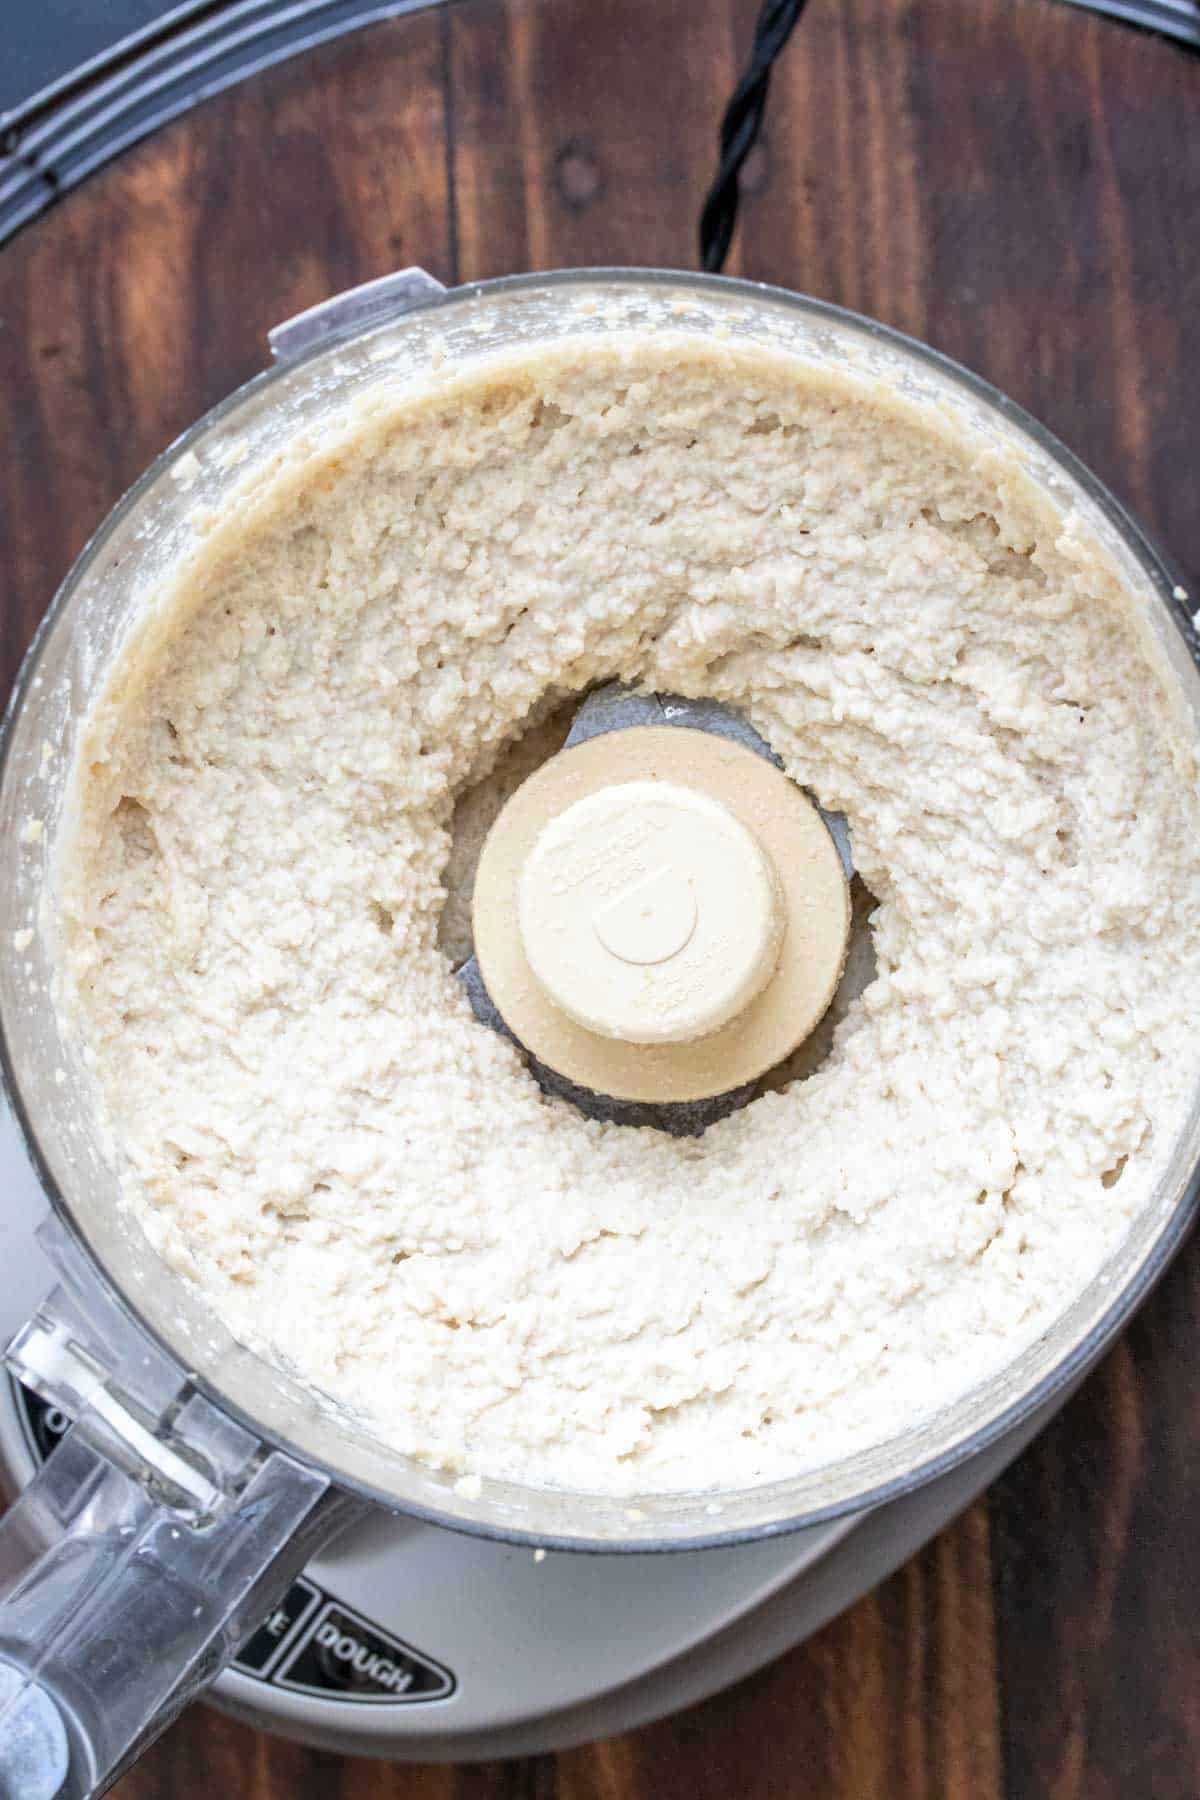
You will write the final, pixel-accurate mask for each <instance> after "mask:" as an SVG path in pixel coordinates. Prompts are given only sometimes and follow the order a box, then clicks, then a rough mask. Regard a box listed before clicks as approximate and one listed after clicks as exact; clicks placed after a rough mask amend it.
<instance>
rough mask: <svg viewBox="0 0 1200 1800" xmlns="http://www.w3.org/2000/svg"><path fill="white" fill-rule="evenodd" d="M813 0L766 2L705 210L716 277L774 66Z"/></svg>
mask: <svg viewBox="0 0 1200 1800" xmlns="http://www.w3.org/2000/svg"><path fill="white" fill-rule="evenodd" d="M806 4H807V0H763V4H762V9H761V11H760V12H759V15H758V22H757V23H756V25H755V27H754V47H753V49H752V50H751V52H750V60H749V62H748V63H747V64H746V67H745V69H744V70H743V72H742V78H741V80H740V81H739V82H738V84H737V86H736V88H735V89H734V90H733V98H732V99H731V100H730V102H729V105H728V106H727V107H726V108H725V116H724V117H723V118H722V120H721V158H720V161H719V163H718V164H717V173H716V175H715V177H714V178H713V184H712V186H711V187H710V188H709V190H708V198H707V199H706V200H705V202H704V210H703V212H702V213H701V214H700V267H701V268H702V269H704V270H705V271H706V272H707V273H708V274H710V275H716V274H719V273H720V271H721V270H722V268H724V266H725V258H726V257H727V256H728V254H729V246H730V243H731V242H732V239H733V228H734V225H735V224H736V222H737V210H738V176H739V175H740V174H741V169H742V164H743V163H744V162H745V160H746V158H747V157H748V156H749V154H750V152H751V150H752V149H753V148H754V145H755V144H756V143H757V141H758V134H759V132H760V131H761V130H762V122H763V114H764V113H765V112H766V110H767V90H768V89H769V87H770V85H771V68H772V65H773V64H774V61H775V58H776V57H777V56H778V55H779V53H780V51H781V50H782V49H783V47H784V45H785V44H786V43H787V41H788V39H789V38H790V37H791V35H792V32H793V31H794V29H795V27H796V23H797V21H798V20H799V18H800V14H801V13H802V12H803V11H804V8H805V6H806Z"/></svg>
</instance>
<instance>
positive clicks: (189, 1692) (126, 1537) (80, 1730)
mask: <svg viewBox="0 0 1200 1800" xmlns="http://www.w3.org/2000/svg"><path fill="white" fill-rule="evenodd" d="M39 1235H40V1236H41V1237H42V1240H43V1243H44V1244H45V1247H46V1249H47V1250H48V1251H49V1252H50V1254H51V1256H52V1257H53V1258H54V1260H55V1262H56V1263H57V1265H58V1269H59V1274H60V1281H59V1285H58V1286H57V1287H56V1288H55V1289H54V1290H53V1291H52V1292H51V1293H50V1294H49V1295H47V1297H46V1299H45V1300H44V1301H43V1303H42V1305H41V1306H40V1307H39V1308H38V1310H37V1312H36V1313H35V1314H34V1316H33V1317H32V1318H31V1319H30V1320H29V1321H28V1323H27V1324H25V1325H24V1326H22V1328H21V1330H20V1331H19V1332H18V1333H17V1334H16V1336H15V1337H14V1338H13V1340H12V1342H11V1343H10V1344H9V1346H8V1350H7V1352H6V1360H7V1363H8V1366H9V1368H10V1369H11V1370H12V1371H13V1373H14V1374H15V1375H17V1376H18V1377H19V1379H20V1380H21V1381H24V1382H27V1383H28V1384H29V1385H30V1386H31V1387H32V1388H34V1389H36V1391H37V1392H38V1393H39V1394H40V1395H42V1397H43V1398H44V1399H46V1400H48V1401H50V1402H51V1403H52V1404H53V1405H55V1406H56V1407H59V1408H61V1410H62V1411H63V1412H64V1413H66V1414H67V1415H68V1416H69V1417H71V1418H72V1420H73V1421H74V1422H73V1424H72V1425H71V1427H70V1429H69V1430H68V1431H67V1432H66V1433H65V1435H64V1436H63V1437H62V1439H61V1440H60V1442H59V1443H58V1445H57V1446H56V1448H55V1449H54V1451H53V1453H52V1454H51V1455H50V1456H49V1457H48V1458H47V1459H46V1461H45V1462H44V1463H43V1464H42V1466H41V1468H40V1469H39V1470H38V1471H37V1472H36V1474H35V1475H34V1476H33V1479H32V1480H31V1481H30V1482H29V1484H28V1486H27V1487H26V1488H25V1489H24V1491H23V1492H22V1493H21V1495H20V1496H19V1497H18V1499H17V1500H16V1501H15V1502H14V1503H13V1505H12V1506H10V1507H9V1509H8V1511H7V1512H6V1513H5V1514H4V1516H3V1518H2V1519H0V1796H4V1797H7V1796H9V1795H14V1796H15V1795H20V1796H21V1800H96V1797H97V1796H99V1795H101V1794H104V1793H106V1792H107V1791H108V1789H109V1787H110V1786H111V1785H112V1783H113V1782H114V1781H115V1780H116V1779H117V1777H118V1775H119V1774H120V1773H121V1771H122V1770H123V1769H124V1768H126V1767H127V1766H128V1764H129V1761H130V1760H131V1758H132V1757H133V1756H135V1755H136V1754H137V1753H138V1751H139V1750H140V1749H141V1748H143V1747H144V1746H145V1744H147V1743H148V1742H149V1741H150V1739H151V1738H152V1737H153V1736H154V1735H155V1733H156V1732H158V1731H160V1730H161V1729H162V1727H163V1725H164V1724H166V1723H167V1722H168V1721H169V1720H170V1719H171V1718H173V1717H174V1715H175V1714H176V1713H177V1712H178V1710H179V1708H180V1707H181V1706H183V1705H184V1704H186V1702H187V1701H188V1700H189V1699H191V1698H192V1696H193V1695H195V1694H198V1693H200V1692H202V1690H203V1689H204V1688H205V1687H206V1686H207V1685H208V1683H209V1682H211V1681H212V1680H213V1678H214V1676H215V1675H216V1674H217V1673H218V1672H219V1671H220V1669H221V1668H222V1667H223V1666H224V1664H225V1663H227V1662H228V1661H229V1660H230V1659H231V1658H232V1657H233V1656H234V1654H235V1653H236V1651H237V1648H238V1645H239V1644H241V1643H243V1642H244V1641H245V1639H246V1637H247V1636H248V1635H249V1633H250V1632H251V1631H252V1630H254V1628H255V1627H256V1626H257V1625H259V1624H260V1623H261V1621H262V1619H263V1618H265V1617H266V1615H267V1613H268V1612H269V1611H270V1608H271V1607H272V1606H273V1605H274V1604H275V1602H276V1601H277V1599H278V1598H279V1596H280V1595H281V1594H282V1593H284V1592H285V1591H286V1589H287V1587H288V1585H289V1583H290V1582H291V1581H292V1580H293V1579H294V1577H295V1575H296V1574H297V1573H298V1571H299V1570H300V1568H302V1567H303V1565H304V1563H305V1562H306V1561H307V1560H308V1557H309V1556H310V1555H311V1554H312V1553H313V1551H314V1550H315V1549H316V1548H317V1546H318V1545H319V1544H321V1543H322V1542H323V1541H324V1540H325V1539H326V1538H327V1537H329V1536H330V1535H331V1534H332V1532H334V1531H335V1530H337V1529H339V1528H340V1527H341V1526H342V1525H344V1524H345V1523H346V1522H347V1521H348V1519H349V1518H351V1517H353V1516H355V1513H356V1509H357V1511H361V1510H362V1505H361V1503H360V1502H358V1501H354V1500H351V1499H350V1498H349V1497H348V1496H346V1495H344V1494H343V1493H341V1492H340V1491H339V1490H338V1489H336V1488H334V1487H333V1486H332V1485H331V1483H330V1481H329V1479H328V1477H327V1476H326V1475H324V1474H322V1473H321V1472H320V1471H319V1470H317V1469H313V1468H310V1467H307V1466H306V1465H305V1464H303V1463H300V1462H298V1461H296V1460H295V1458H293V1457H290V1456H288V1455H286V1454H285V1453H284V1452H282V1451H280V1450H275V1449H273V1448H272V1447H271V1445H270V1444H268V1443H265V1442H263V1441H262V1440H261V1439H260V1438H258V1437H257V1436H256V1435H255V1434H254V1432H252V1431H248V1430H246V1429H245V1428H244V1427H243V1426H242V1425H240V1424H238V1423H237V1421H236V1420H234V1419H231V1418H229V1417H228V1416H227V1415H226V1414H225V1413H223V1412H222V1411H221V1409H220V1408H219V1407H218V1406H216V1405H214V1404H213V1403H212V1402H211V1401H209V1400H208V1399H206V1398H205V1396H204V1395H203V1394H201V1393H199V1392H198V1391H197V1389H196V1388H195V1386H194V1384H193V1382H192V1381H191V1380H190V1379H189V1377H188V1374H187V1372H186V1370H185V1369H184V1368H183V1367H182V1366H181V1365H180V1364H179V1363H177V1362H175V1361H174V1360H173V1359H172V1358H171V1357H170V1356H169V1355H168V1353H167V1352H166V1351H165V1350H163V1349H162V1348H161V1347H160V1346H159V1345H158V1344H157V1343H156V1342H155V1341H154V1339H152V1338H151V1337H150V1336H149V1334H148V1333H147V1332H146V1331H145V1330H144V1329H143V1328H142V1327H141V1326H140V1325H139V1324H138V1322H137V1321H136V1319H135V1318H134V1317H133V1315H132V1314H131V1313H130V1312H128V1311H127V1310H126V1309H125V1308H124V1307H123V1306H122V1305H121V1303H120V1302H119V1301H118V1300H117V1299H116V1298H114V1297H113V1296H111V1295H110V1294H108V1293H107V1292H106V1291H105V1290H104V1289H103V1288H102V1286H101V1285H100V1282H99V1279H98V1277H97V1274H96V1271H95V1269H94V1267H93V1266H92V1265H91V1264H90V1263H89V1262H88V1261H87V1259H86V1257H85V1256H84V1254H83V1252H82V1251H81V1250H80V1248H79V1246H78V1244H77V1243H76V1242H75V1240H74V1239H73V1238H72V1237H71V1236H70V1235H69V1233H67V1232H66V1231H65V1230H63V1228H62V1227H61V1226H60V1225H59V1224H58V1223H57V1221H54V1220H50V1221H47V1223H46V1225H45V1226H43V1228H42V1231H41V1232H40V1234H39Z"/></svg>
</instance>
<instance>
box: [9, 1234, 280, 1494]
mask: <svg viewBox="0 0 1200 1800" xmlns="http://www.w3.org/2000/svg"><path fill="white" fill-rule="evenodd" d="M42 1236H43V1241H44V1242H45V1244H46V1248H47V1249H48V1250H49V1251H50V1253H51V1255H52V1256H53V1257H54V1260H55V1261H56V1262H57V1263H58V1266H59V1269H60V1270H61V1272H62V1275H63V1280H62V1281H61V1283H60V1285H59V1286H58V1287H56V1288H54V1289H53V1290H52V1292H51V1293H49V1294H48V1295H47V1296H46V1298H45V1300H43V1302H42V1304H41V1305H40V1306H39V1307H38V1309H37V1311H36V1312H35V1313H34V1315H33V1317H32V1318H31V1319H29V1320H28V1321H27V1322H26V1324H24V1325H23V1326H22V1327H21V1329H20V1330H19V1331H18V1332H17V1334H16V1336H15V1337H14V1338H13V1339H12V1341H11V1342H10V1344H9V1345H8V1348H7V1350H6V1351H5V1361H6V1362H7V1364H8V1366H9V1368H10V1369H11V1370H12V1372H13V1373H14V1374H15V1375H16V1376H17V1377H18V1379H19V1380H21V1381H23V1382H24V1383H25V1384H26V1385H27V1386H28V1387H31V1388H32V1389H33V1390H34V1392H35V1393H37V1394H39V1395H40V1396H41V1398H42V1399H43V1400H45V1401H47V1402H48V1403H49V1404H50V1405H51V1406H56V1407H58V1409H59V1410H60V1411H61V1412H63V1413H65V1414H66V1415H67V1417H68V1418H70V1419H73V1420H74V1421H75V1428H76V1435H77V1436H78V1437H80V1438H83V1439H84V1440H86V1442H87V1443H89V1444H90V1445H91V1447H92V1448H93V1449H94V1450H97V1451H99V1452H100V1454H101V1455H102V1456H104V1457H106V1458H107V1459H108V1461H109V1462H111V1463H114V1464H115V1465H116V1466H117V1468H118V1469H121V1470H122V1471H123V1472H124V1473H125V1474H126V1475H129V1476H131V1477H132V1478H133V1479H134V1480H136V1481H138V1482H140V1483H141V1484H142V1485H143V1486H144V1487H145V1488H146V1489H147V1491H148V1492H149V1493H151V1494H152V1495H153V1497H154V1498H155V1500H156V1501H157V1502H158V1503H159V1504H160V1505H162V1506H165V1507H169V1508H171V1509H172V1510H173V1511H176V1512H178V1513H179V1514H180V1515H181V1516H182V1517H184V1518H187V1519H188V1520H190V1521H193V1522H199V1521H202V1520H204V1519H207V1518H212V1517H214V1516H215V1515H216V1514H218V1513H219V1512H220V1511H221V1510H222V1509H223V1508H224V1507H225V1506H227V1505H228V1504H230V1503H231V1502H232V1501H233V1500H235V1499H236V1497H237V1496H238V1494H240V1493H241V1491H242V1489H243V1488H244V1487H245V1485H246V1482H247V1480H248V1479H249V1478H250V1476H251V1475H252V1473H253V1471H254V1469H255V1467H256V1465H257V1462H258V1461H259V1459H260V1458H261V1455H262V1450H263V1446H262V1443H261V1441H260V1439H259V1438H258V1437H256V1436H255V1435H254V1434H253V1433H252V1432H249V1431H246V1430H244V1429H243V1427H242V1426H240V1425H238V1424H237V1423H236V1422H235V1421H234V1420H233V1419H231V1418H229V1417H228V1415H227V1414H225V1413H223V1412H221V1411H220V1410H219V1409H218V1408H216V1407H214V1406H212V1405H211V1404H210V1403H209V1402H208V1401H207V1400H206V1399H205V1398H204V1397H203V1395H201V1394H198V1393H197V1392H196V1391H195V1390H194V1388H193V1387H192V1386H191V1384H190V1383H189V1382H188V1380H187V1378H186V1376H185V1374H184V1372H183V1371H182V1370H181V1369H180V1367H179V1365H178V1364H177V1363H176V1362H175V1361H174V1360H173V1359H172V1358H171V1357H169V1356H168V1355H167V1354H166V1352H165V1351H163V1350H161V1349H160V1348H159V1346H158V1345H157V1344H156V1343H155V1342H154V1341H153V1339H152V1338H150V1337H149V1336H148V1335H147V1334H146V1333H145V1332H144V1331H143V1330H142V1329H141V1328H140V1327H139V1326H138V1325H137V1324H136V1322H135V1321H134V1320H133V1319H132V1318H131V1316H130V1315H129V1314H128V1313H127V1312H126V1311H125V1310H124V1308H122V1307H121V1306H119V1305H118V1304H117V1303H116V1302H115V1301H113V1300H111V1299H110V1298H109V1297H108V1296H107V1294H105V1293H104V1291H103V1290H102V1289H101V1288H100V1287H99V1285H98V1283H96V1281H95V1279H94V1277H91V1275H90V1271H89V1270H88V1268H87V1266H86V1265H85V1264H83V1263H82V1262H81V1261H80V1259H79V1252H78V1249H77V1247H76V1246H75V1244H74V1242H73V1240H72V1239H70V1238H69V1237H68V1236H67V1234H66V1233H65V1232H64V1231H63V1230H62V1227H61V1226H60V1225H59V1224H58V1223H57V1221H55V1220H53V1219H50V1220H47V1221H46V1224H45V1225H44V1226H43V1228H42Z"/></svg>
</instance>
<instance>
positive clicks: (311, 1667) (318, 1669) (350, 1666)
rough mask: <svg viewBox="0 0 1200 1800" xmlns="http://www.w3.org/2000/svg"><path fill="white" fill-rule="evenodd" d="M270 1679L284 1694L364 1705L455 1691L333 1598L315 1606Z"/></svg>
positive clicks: (445, 1673) (449, 1678) (434, 1666)
mask: <svg viewBox="0 0 1200 1800" xmlns="http://www.w3.org/2000/svg"><path fill="white" fill-rule="evenodd" d="M272 1680H273V1682H274V1684H275V1686H276V1687H281V1688H286V1689H287V1690H288V1691H289V1692H290V1693H294V1694H314V1695H318V1696H319V1697H320V1698H322V1699H325V1700H343V1701H346V1700H349V1701H354V1702H356V1703H357V1704H359V1705H367V1706H378V1705H380V1704H387V1705H392V1706H395V1705H397V1704H399V1703H406V1704H410V1705H411V1704H412V1703H414V1702H416V1701H426V1700H445V1699H448V1698H449V1696H450V1695H451V1694H452V1693H453V1692H454V1688H455V1681H454V1676H453V1675H452V1674H451V1673H450V1670H449V1669H446V1668H443V1667H442V1665H441V1663H438V1662H435V1661H434V1660H433V1658H432V1657H429V1656H426V1655H424V1654H423V1652H422V1651H420V1650H414V1649H413V1647H412V1645H411V1644H405V1643H403V1642H402V1641H401V1639H400V1638H395V1637H392V1636H391V1635H390V1634H389V1633H388V1632H386V1631H383V1630H381V1629H380V1627H379V1626H378V1625H373V1624H371V1622H370V1620H369V1619H364V1618H363V1617H362V1616H361V1615H360V1614H359V1613H356V1612H353V1611H352V1610H351V1609H350V1608H349V1607H348V1606H343V1605H342V1604H341V1603H340V1602H339V1601H336V1600H329V1601H327V1602H326V1604H325V1605H324V1606H323V1607H322V1608H321V1611H320V1612H319V1613H318V1615H317V1617H316V1619H315V1620H314V1622H313V1623H312V1625H311V1626H310V1627H309V1628H308V1629H307V1630H306V1632H305V1633H304V1635H303V1637H302V1639H301V1641H300V1643H299V1644H298V1645H297V1647H296V1648H295V1649H294V1650H293V1651H292V1652H291V1653H290V1655H289V1656H288V1657H287V1658H286V1660H285V1661H284V1662H282V1663H281V1664H280V1666H279V1667H278V1668H277V1669H276V1672H275V1674H274V1675H273V1677H272Z"/></svg>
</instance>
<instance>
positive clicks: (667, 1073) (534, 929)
mask: <svg viewBox="0 0 1200 1800" xmlns="http://www.w3.org/2000/svg"><path fill="white" fill-rule="evenodd" d="M473 923H474V935H475V953H476V956H477V957H478V959H479V965H480V969H481V971H482V974H483V978H484V981H485V982H486V984H487V988H488V991H489V993H490V994H491V997H492V999H493V1001H494V1002H495V1004H496V1006H497V1007H498V1009H499V1011H500V1013H501V1015H502V1017H503V1018H504V1020H505V1023H506V1024H507V1025H508V1027H509V1029H510V1030H511V1031H512V1032H513V1034H514V1036H516V1037H517V1038H518V1039H519V1040H520V1041H521V1043H522V1044H524V1045H525V1047H526V1048H527V1049H528V1050H530V1051H531V1052H532V1053H533V1055H534V1056H536V1057H537V1058H538V1059H539V1060H540V1061H541V1062H544V1063H546V1064H548V1066H549V1067H550V1068H552V1069H556V1070H557V1071H558V1072H559V1073H560V1074H562V1075H565V1076H566V1077H567V1078H568V1079H569V1080H571V1081H574V1082H576V1083H578V1084H580V1085H581V1086H583V1087H588V1088H592V1089H593V1090H594V1091H596V1092H598V1093H603V1094H610V1095H613V1096H614V1097H615V1098H618V1099H627V1100H649V1101H658V1102H669V1101H674V1100H695V1099H700V1098H702V1097H704V1096H706V1095H710V1094H719V1093H724V1092H726V1091H727V1090H728V1089H730V1088H734V1087H739V1086H740V1085H741V1084H742V1083H743V1082H746V1081H751V1080H753V1079H754V1077H755V1076H757V1075H760V1074H762V1073H763V1071H764V1070H766V1069H769V1068H771V1067H772V1066H773V1065H774V1064H775V1063H777V1062H780V1061H781V1060H782V1059H783V1058H784V1057H785V1056H787V1055H788V1054H789V1052H790V1051H791V1050H793V1049H794V1048H795V1046H796V1045H797V1044H798V1043H800V1042H801V1040H802V1039H803V1038H805V1037H807V1035H808V1033H809V1032H810V1031H811V1030H812V1028H813V1026H814V1025H815V1024H816V1023H817V1020H818V1019H819V1018H820V1017H821V1015H822V1013H823V1012H824V1011H825V1008H826V1007H827V1006H828V1004H829V1001H830V999H831V998H832V996H833V992H834V989H835V988H836V986H837V983H838V980H839V978H840V976H841V971H842V964H843V961H844V959H845V954H846V942H847V936H848V932H849V924H850V902H849V892H848V889H847V886H846V879H845V875H844V873H843V870H842V865H841V860H840V858H839V856H838V853H837V849H836V847H835V845H834V843H833V840H832V838H831V837H830V835H829V832H828V830H827V829H826V827H825V825H824V823H823V821H822V819H821V817H820V814H819V813H818V812H817V811H816V809H815V807H814V806H813V805H812V804H811V802H810V801H809V800H808V799H807V798H806V797H805V795H804V794H803V793H802V792H801V790H800V789H799V788H798V787H796V785H795V784H794V783H793V782H791V781H789V780H788V778H787V777H786V776H785V775H783V774H781V773H780V771H779V770H778V769H776V768H774V767H773V766H772V765H771V764H770V763H768V762H766V761H765V760H764V759H763V758H762V757H760V756H756V755H755V754H754V753H753V752H752V751H750V750H747V749H745V748H743V746H742V745H740V744H735V743H731V742H730V741H729V740H728V739H725V738H719V737H716V736H714V735H713V734H712V733H710V732H704V731H692V730H686V729H681V728H680V727H677V726H638V727H633V728H630V729H627V730H623V731H614V732H609V733H606V734H605V735H604V736H602V737H596V738H592V739H590V740H589V741H588V742H586V743H583V744H579V745H577V746H576V747H575V748H574V749H571V750H564V751H562V752H560V754H559V755H558V756H555V757H552V758H551V760H550V761H549V762H548V763H545V764H544V765H543V766H542V768H540V769H539V770H538V771H537V772H536V773H535V774H534V775H532V776H530V778H529V780H528V781H526V782H525V783H524V784H523V785H522V786H521V787H520V788H519V789H518V790H517V792H516V793H515V794H514V795H513V797H512V799H511V800H510V801H509V802H508V805H507V806H506V807H505V808H504V810H503V812H502V813H501V814H500V816H499V818H498V819H497V820H496V823H495V824H494V826H493V827H492V830H491V832H490V833H489V835H488V838H487V841H486V843H485V844H484V847H483V853H482V855H481V857H480V861H479V868H478V872H477V874H476V880H475V901H474V915H473Z"/></svg>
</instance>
